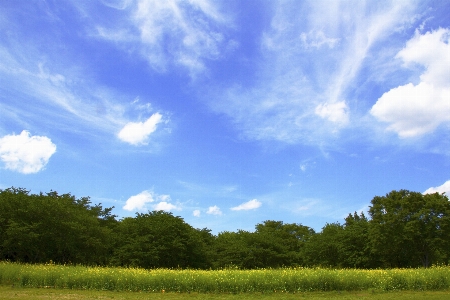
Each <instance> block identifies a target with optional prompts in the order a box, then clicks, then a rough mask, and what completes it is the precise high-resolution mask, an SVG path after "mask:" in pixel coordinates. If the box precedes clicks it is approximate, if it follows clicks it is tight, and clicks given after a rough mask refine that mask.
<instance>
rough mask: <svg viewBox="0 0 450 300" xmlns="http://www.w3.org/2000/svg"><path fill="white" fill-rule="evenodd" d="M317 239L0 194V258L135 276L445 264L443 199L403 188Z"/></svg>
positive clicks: (446, 206)
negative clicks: (213, 228)
mask: <svg viewBox="0 0 450 300" xmlns="http://www.w3.org/2000/svg"><path fill="white" fill-rule="evenodd" d="M371 204H372V205H371V206H370V209H369V216H370V219H369V218H368V217H366V216H365V215H364V214H363V213H361V214H357V213H356V212H355V213H354V214H349V215H348V217H347V218H345V222H344V224H340V223H332V224H326V225H325V226H324V227H323V228H322V231H321V232H317V233H316V232H315V231H314V230H313V229H311V228H309V227H307V226H304V225H301V224H295V223H294V224H287V223H283V222H281V221H273V220H268V221H264V222H262V223H260V224H257V225H256V227H255V231H254V232H248V231H243V230H239V231H237V232H221V233H219V234H218V235H217V236H215V235H213V234H211V232H210V230H209V229H206V228H204V229H195V228H193V227H192V226H190V225H189V224H187V223H186V222H185V221H184V220H183V219H182V218H181V217H176V216H174V215H173V214H172V213H168V212H164V211H153V212H148V213H145V214H142V213H137V214H136V216H135V217H134V218H131V217H128V218H124V219H119V220H118V219H117V216H114V215H112V214H111V211H112V208H103V207H102V206H101V204H100V205H92V204H91V201H90V199H89V198H88V197H83V198H80V199H76V198H75V197H74V196H72V195H70V194H63V195H59V194H58V193H57V192H54V191H51V192H49V193H46V194H44V193H40V194H38V195H35V194H30V193H29V191H27V190H25V189H21V188H9V189H5V190H0V260H7V261H11V262H26V263H45V262H50V261H53V262H55V263H58V264H82V265H100V266H108V265H109V266H127V267H142V268H148V269H150V268H152V269H153V268H183V269H184V268H195V269H209V268H213V269H221V268H225V267H235V268H239V269H257V268H268V267H270V268H278V267H298V266H322V267H338V268H364V269H370V268H395V267H400V268H404V267H420V266H423V267H429V266H431V265H433V264H447V263H449V260H450V202H449V199H448V197H447V196H446V195H445V194H439V193H435V194H428V195H423V194H421V193H416V192H410V191H406V190H400V191H392V192H391V193H389V194H387V195H386V196H382V197H379V196H377V197H374V198H373V200H372V201H371Z"/></svg>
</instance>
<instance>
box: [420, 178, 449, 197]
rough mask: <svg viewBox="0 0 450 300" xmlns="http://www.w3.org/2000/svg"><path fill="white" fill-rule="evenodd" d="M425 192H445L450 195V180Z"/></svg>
mask: <svg viewBox="0 0 450 300" xmlns="http://www.w3.org/2000/svg"><path fill="white" fill-rule="evenodd" d="M423 193H424V194H434V193H439V194H442V193H445V194H446V195H447V196H450V180H447V181H446V182H444V184H442V185H440V186H437V187H430V188H429V189H427V190H426V191H425V192H423Z"/></svg>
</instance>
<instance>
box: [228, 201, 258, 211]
mask: <svg viewBox="0 0 450 300" xmlns="http://www.w3.org/2000/svg"><path fill="white" fill-rule="evenodd" d="M261 205H262V203H261V202H260V201H258V200H257V199H253V200H250V201H247V202H245V203H242V204H240V205H238V206H235V207H232V208H230V209H231V210H235V211H239V210H253V209H257V208H259V207H261Z"/></svg>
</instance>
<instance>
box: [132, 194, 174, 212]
mask: <svg viewBox="0 0 450 300" xmlns="http://www.w3.org/2000/svg"><path fill="white" fill-rule="evenodd" d="M170 201H171V198H170V195H158V194H156V193H154V192H153V191H148V190H145V191H142V192H140V193H139V194H137V195H134V196H131V197H130V198H128V200H127V202H126V203H125V206H124V207H123V209H125V210H128V211H132V210H147V209H148V207H147V203H154V204H153V205H151V209H152V210H165V211H172V210H181V206H180V205H175V204H172V203H170ZM156 202H157V203H156Z"/></svg>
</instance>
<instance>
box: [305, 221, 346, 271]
mask: <svg viewBox="0 0 450 300" xmlns="http://www.w3.org/2000/svg"><path fill="white" fill-rule="evenodd" d="M343 231H344V228H343V226H342V225H340V224H339V223H327V224H326V225H325V226H324V227H323V228H322V231H321V232H320V233H317V234H314V235H313V236H312V237H311V238H310V239H309V240H308V242H307V243H306V244H305V247H304V249H303V256H304V259H305V264H306V265H307V266H322V267H341V266H342V234H343Z"/></svg>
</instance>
